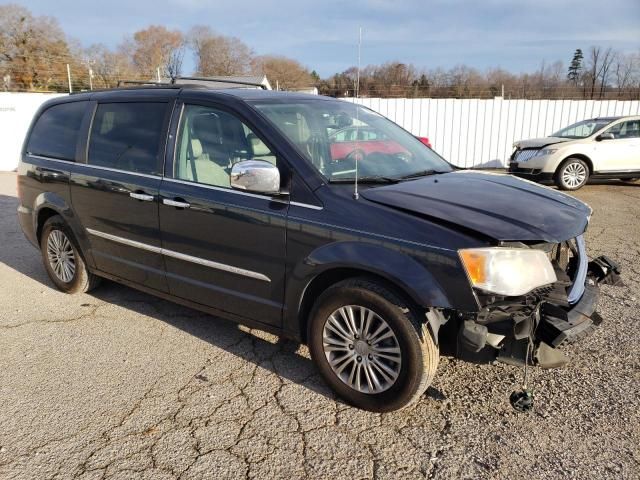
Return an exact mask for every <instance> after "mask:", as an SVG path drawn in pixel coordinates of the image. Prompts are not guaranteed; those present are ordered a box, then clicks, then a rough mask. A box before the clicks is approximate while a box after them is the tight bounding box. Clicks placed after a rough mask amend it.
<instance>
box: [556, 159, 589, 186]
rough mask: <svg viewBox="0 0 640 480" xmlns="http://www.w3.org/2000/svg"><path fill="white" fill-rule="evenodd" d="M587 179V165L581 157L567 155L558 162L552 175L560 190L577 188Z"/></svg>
mask: <svg viewBox="0 0 640 480" xmlns="http://www.w3.org/2000/svg"><path fill="white" fill-rule="evenodd" d="M588 180H589V166H588V165H587V164H586V163H585V162H584V161H583V160H581V159H579V158H575V157H569V158H567V159H566V160H565V161H564V162H562V163H561V164H560V166H559V167H558V170H556V174H555V176H554V181H555V184H556V185H557V186H558V188H559V189H560V190H578V189H579V188H582V187H583V186H584V185H585V184H586V183H587V181H588Z"/></svg>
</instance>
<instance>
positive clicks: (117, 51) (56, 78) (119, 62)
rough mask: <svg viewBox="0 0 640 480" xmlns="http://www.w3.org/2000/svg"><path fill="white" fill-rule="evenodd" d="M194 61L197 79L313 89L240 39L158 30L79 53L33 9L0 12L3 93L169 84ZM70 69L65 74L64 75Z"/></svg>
mask: <svg viewBox="0 0 640 480" xmlns="http://www.w3.org/2000/svg"><path fill="white" fill-rule="evenodd" d="M187 54H191V55H193V56H194V59H195V64H196V72H195V74H196V75H198V76H228V75H233V76H238V75H266V76H267V78H268V79H269V81H270V82H271V83H272V84H273V85H274V86H275V85H276V84H277V85H278V86H279V87H280V88H282V89H295V88H301V87H308V86H310V85H312V84H313V83H314V81H315V80H314V79H313V77H312V76H311V72H309V70H308V69H307V68H306V67H305V66H303V65H302V64H301V63H300V62H298V61H296V60H294V59H291V58H287V57H284V56H281V55H256V54H255V52H254V51H253V50H252V49H251V48H250V47H249V46H248V45H246V44H245V43H244V42H242V41H241V40H240V39H239V38H236V37H229V36H224V35H219V34H217V33H216V32H215V31H213V30H212V29H211V28H210V27H208V26H204V25H198V26H194V27H193V28H191V29H190V30H189V31H187V32H181V31H179V30H170V29H167V28H166V27H164V26H160V25H150V26H149V27H147V28H144V29H142V30H139V31H137V32H135V33H134V34H133V35H131V36H128V37H125V38H124V39H123V40H122V42H121V43H120V44H119V45H118V46H117V47H116V48H109V47H107V46H105V45H103V44H94V45H90V46H89V47H86V48H84V47H82V46H81V45H80V44H79V43H78V42H77V41H74V40H72V39H69V38H68V37H67V36H66V35H65V33H64V32H63V30H62V29H61V28H60V25H59V24H58V22H57V20H56V19H54V18H51V17H46V16H35V15H33V14H32V13H31V12H30V11H29V10H28V9H26V8H24V7H22V6H19V5H15V4H9V5H0V77H1V78H2V81H3V83H2V86H3V87H4V90H15V91H68V89H69V80H70V79H71V86H72V88H73V90H74V91H78V90H89V89H97V88H112V87H115V86H117V85H118V82H119V81H122V80H138V81H152V80H158V79H161V80H163V81H164V80H166V78H168V77H174V76H178V75H182V74H184V72H183V70H184V69H183V63H184V59H185V55H187ZM67 66H68V68H67Z"/></svg>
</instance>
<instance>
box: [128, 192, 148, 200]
mask: <svg viewBox="0 0 640 480" xmlns="http://www.w3.org/2000/svg"><path fill="white" fill-rule="evenodd" d="M129 196H130V197H131V198H135V199H136V200H142V201H144V202H153V195H147V194H146V193H134V192H131V193H129Z"/></svg>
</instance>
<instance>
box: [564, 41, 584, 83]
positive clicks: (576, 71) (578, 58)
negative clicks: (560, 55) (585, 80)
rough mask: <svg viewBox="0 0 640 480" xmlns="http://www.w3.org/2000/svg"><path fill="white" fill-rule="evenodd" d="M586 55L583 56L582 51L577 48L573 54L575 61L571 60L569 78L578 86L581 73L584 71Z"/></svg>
mask: <svg viewBox="0 0 640 480" xmlns="http://www.w3.org/2000/svg"><path fill="white" fill-rule="evenodd" d="M583 58H584V55H583V54H582V50H581V49H579V48H577V49H576V51H575V52H574V54H573V59H572V60H571V64H570V65H569V71H568V72H567V78H568V79H569V81H570V82H571V83H573V84H574V85H578V80H579V79H580V72H581V71H582V59H583Z"/></svg>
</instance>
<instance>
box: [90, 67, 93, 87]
mask: <svg viewBox="0 0 640 480" xmlns="http://www.w3.org/2000/svg"><path fill="white" fill-rule="evenodd" d="M89 90H93V70H91V68H89Z"/></svg>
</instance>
